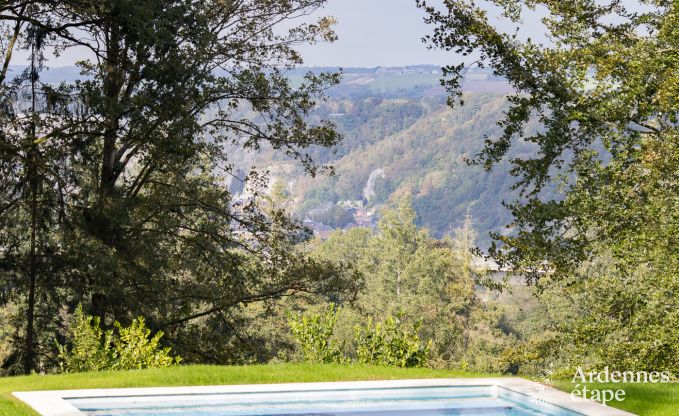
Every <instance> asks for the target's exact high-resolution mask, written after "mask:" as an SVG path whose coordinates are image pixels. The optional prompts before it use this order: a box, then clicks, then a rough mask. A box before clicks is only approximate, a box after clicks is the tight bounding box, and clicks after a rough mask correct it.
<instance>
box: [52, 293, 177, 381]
mask: <svg viewBox="0 0 679 416" xmlns="http://www.w3.org/2000/svg"><path fill="white" fill-rule="evenodd" d="M114 326H115V328H116V330H117V333H116V332H114V331H113V330H109V331H104V330H103V329H101V322H100V319H99V318H98V317H93V316H89V315H85V314H84V313H83V311H82V307H81V306H78V308H77V309H76V311H75V315H74V318H73V321H72V322H71V325H70V326H69V328H68V335H69V339H70V349H69V348H68V347H67V345H57V347H58V349H59V366H60V367H61V370H62V371H64V372H68V373H77V372H83V371H100V370H131V369H142V368H162V367H169V366H172V365H175V364H179V362H180V361H181V357H172V356H171V355H170V348H161V347H160V346H159V342H160V338H162V336H163V332H162V331H158V332H157V333H156V334H155V335H154V336H153V337H150V335H151V330H150V329H148V328H147V327H146V324H145V323H144V318H142V317H139V318H137V319H135V320H134V321H132V324H131V325H130V326H128V327H123V326H122V325H121V324H120V323H119V322H115V324H114Z"/></svg>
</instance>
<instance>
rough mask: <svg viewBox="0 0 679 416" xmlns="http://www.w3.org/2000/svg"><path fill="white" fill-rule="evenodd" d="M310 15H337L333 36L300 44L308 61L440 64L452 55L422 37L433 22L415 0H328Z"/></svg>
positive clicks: (366, 64)
mask: <svg viewBox="0 0 679 416" xmlns="http://www.w3.org/2000/svg"><path fill="white" fill-rule="evenodd" d="M316 15H317V16H323V15H328V16H333V17H335V18H336V19H337V20H338V24H337V26H336V27H335V32H336V33H337V35H338V36H339V40H337V41H336V42H334V43H332V44H328V43H322V44H316V45H312V46H304V47H301V48H300V51H301V52H302V57H303V58H304V61H305V62H304V63H305V65H308V66H342V67H349V66H361V67H375V66H405V65H415V64H434V65H444V64H449V63H451V60H452V59H455V58H454V57H453V56H452V55H451V54H450V53H449V52H444V51H434V50H427V45H425V44H424V43H422V41H421V38H422V36H424V35H426V34H428V33H430V32H431V31H432V29H433V28H432V27H431V26H429V25H427V24H425V23H424V21H423V18H424V16H425V14H424V13H423V12H422V11H421V10H419V9H418V8H417V7H415V0H329V1H328V3H327V5H326V6H325V7H324V8H323V9H321V10H319V11H318V12H317V13H316Z"/></svg>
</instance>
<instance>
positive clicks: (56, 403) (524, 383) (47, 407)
mask: <svg viewBox="0 0 679 416" xmlns="http://www.w3.org/2000/svg"><path fill="white" fill-rule="evenodd" d="M442 386H451V387H456V386H479V387H484V386H488V387H494V386H497V387H503V388H505V389H508V390H511V391H513V392H516V393H520V394H524V395H527V396H529V397H530V398H531V399H533V400H539V401H542V402H545V403H548V404H551V405H555V406H559V407H562V408H565V409H567V410H571V411H574V412H577V413H581V414H582V415H583V416H635V415H634V414H632V413H628V412H625V411H622V410H618V409H614V408H612V407H608V406H604V405H602V404H599V403H596V402H594V401H590V400H585V399H582V398H579V397H573V396H571V395H570V394H568V393H565V392H563V391H560V390H556V389H554V388H552V387H548V386H544V385H542V384H539V383H535V382H532V381H528V380H525V379H522V378H509V377H508V378H442V379H426V380H385V381H349V382H329V383H290V384H248V385H229V386H193V387H151V388H126V389H89V390H52V391H29V392H14V393H12V394H13V395H14V396H15V397H16V398H18V399H19V400H21V401H23V402H24V403H26V404H28V405H29V406H31V407H32V408H33V409H34V410H35V411H37V412H38V413H39V414H40V415H42V416H84V415H85V414H84V413H83V412H81V411H80V410H78V409H77V408H76V407H75V406H73V405H72V404H70V403H68V402H67V401H66V400H67V399H77V398H86V397H102V398H106V397H116V396H126V397H131V396H150V395H153V396H157V395H160V396H162V395H179V394H202V393H205V394H215V393H266V392H275V391H305V390H333V389H337V388H342V389H364V388H390V387H392V388H397V387H442Z"/></svg>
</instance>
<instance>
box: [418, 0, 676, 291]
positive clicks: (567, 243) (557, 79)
mask: <svg viewBox="0 0 679 416" xmlns="http://www.w3.org/2000/svg"><path fill="white" fill-rule="evenodd" d="M417 5H418V6H419V7H421V8H423V9H424V10H425V11H426V12H427V14H428V17H427V19H426V20H427V22H428V23H430V24H433V25H435V28H434V33H433V34H432V35H431V36H428V37H427V40H428V42H429V43H430V44H431V45H432V46H434V47H440V48H443V49H445V50H449V51H454V52H457V53H461V54H462V55H465V56H466V55H470V54H471V55H474V56H476V57H477V58H478V59H477V60H476V63H477V64H478V65H479V66H482V67H485V66H489V67H491V68H492V69H493V73H494V75H496V76H501V77H504V78H506V79H507V81H508V82H509V83H510V84H511V85H512V86H513V88H514V90H515V93H514V94H512V95H510V97H509V102H510V108H509V110H508V111H507V113H506V117H505V118H504V119H502V120H501V121H499V125H500V126H501V127H502V128H503V133H502V134H501V135H500V136H499V137H496V138H491V139H488V140H487V142H486V145H485V147H484V149H483V150H482V151H481V152H480V154H478V157H477V158H476V159H475V160H474V162H475V163H480V164H483V165H484V166H485V167H486V168H487V169H490V168H492V166H494V165H495V164H496V163H497V162H498V161H500V160H501V159H502V158H503V157H504V156H506V155H507V152H508V151H509V149H510V148H511V147H512V146H516V145H517V143H518V142H520V141H524V142H529V143H534V144H535V146H536V151H535V157H533V158H516V159H513V160H512V164H513V169H512V173H513V174H514V175H515V176H516V177H517V178H518V184H517V187H519V188H521V189H522V191H523V197H524V198H522V199H520V200H518V201H515V202H512V203H510V204H509V208H510V209H511V211H512V213H513V215H514V218H515V221H514V223H513V224H512V226H513V227H514V228H515V233H514V234H511V235H509V236H501V235H495V236H494V237H495V238H496V239H497V244H496V245H494V246H493V247H492V249H491V254H492V255H494V256H495V257H496V258H497V259H498V260H499V261H500V262H501V263H504V264H508V265H511V266H512V267H513V268H514V269H515V270H516V271H518V272H520V273H523V274H525V275H527V276H528V277H529V279H530V280H531V281H539V279H540V277H541V276H545V274H544V273H543V272H544V271H545V267H544V266H545V262H546V263H547V270H549V271H551V273H550V274H551V275H557V276H564V275H568V274H569V273H570V272H571V271H573V270H575V269H576V268H577V266H578V265H579V264H582V263H583V262H584V261H586V260H590V259H592V257H593V256H595V255H596V253H598V252H600V251H601V250H602V248H611V249H612V250H613V252H614V254H615V256H616V258H617V260H618V262H619V264H620V265H621V267H622V268H624V267H629V266H632V267H636V266H638V265H644V267H648V268H649V270H651V271H653V272H654V273H660V274H664V275H669V274H671V273H673V270H674V271H676V270H677V268H678V267H679V259H678V258H679V252H678V251H677V250H676V247H677V246H678V244H677V235H678V234H677V232H678V231H679V229H678V228H677V227H678V226H679V221H678V219H679V199H677V198H676V195H677V194H678V193H679V181H678V180H677V177H676V172H677V168H678V167H679V128H678V127H677V109H678V108H679V107H678V103H679V89H678V87H677V85H679V82H678V81H679V68H678V62H679V47H678V45H679V32H677V27H679V24H678V23H679V4H677V2H676V1H669V0H661V1H654V2H652V3H649V4H648V7H642V6H639V7H634V6H629V5H626V4H624V3H621V2H619V1H603V2H591V1H579V0H578V1H569V2H560V1H551V0H545V1H532V0H530V1H521V0H510V1H499V0H498V1H491V2H490V5H491V6H494V7H496V8H497V9H499V12H500V15H501V16H502V17H501V18H504V19H506V20H507V21H508V22H509V23H510V24H515V25H517V26H518V25H520V24H521V22H522V19H524V18H525V17H526V12H527V11H528V9H530V10H538V11H539V13H541V14H542V15H543V17H542V24H543V27H544V30H545V34H546V35H547V38H548V39H549V41H548V43H547V44H542V43H536V42H535V41H533V40H531V39H526V40H521V37H520V36H518V35H517V33H518V31H519V29H518V28H517V33H507V32H503V31H500V30H499V29H498V28H497V25H493V23H492V21H491V19H490V18H489V12H488V10H485V9H482V8H481V7H478V6H477V5H476V4H475V3H474V2H468V1H463V0H448V1H446V2H445V5H444V7H443V8H437V7H435V6H432V5H430V4H429V2H427V1H424V0H417ZM465 68H466V67H465V64H464V63H462V64H459V65H450V66H447V67H446V68H445V71H444V72H445V75H446V76H447V78H446V79H445V80H444V81H442V82H443V84H444V85H445V86H446V87H447V88H448V90H449V91H450V92H451V93H452V96H451V99H450V103H451V104H454V103H455V101H456V100H455V98H456V97H460V84H461V82H462V80H463V78H464V73H465ZM533 120H536V121H538V122H539V125H540V126H541V128H540V129H530V128H529V127H530V124H529V123H530V122H532V121H533ZM555 182H556V183H558V185H559V186H560V187H561V189H562V190H563V197H562V198H557V199H553V198H544V194H541V193H542V192H543V191H544V190H546V189H547V188H549V187H550V186H552V185H553V184H554V183H555Z"/></svg>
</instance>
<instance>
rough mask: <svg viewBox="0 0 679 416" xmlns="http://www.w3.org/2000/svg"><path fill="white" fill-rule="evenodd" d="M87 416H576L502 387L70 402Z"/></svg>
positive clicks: (133, 397) (143, 397)
mask: <svg viewBox="0 0 679 416" xmlns="http://www.w3.org/2000/svg"><path fill="white" fill-rule="evenodd" d="M66 400H67V401H68V402H69V403H71V404H72V405H74V406H75V407H77V408H78V409H80V411H82V412H83V413H85V414H86V415H89V416H114V415H115V416H178V415H181V416H274V415H277V416H293V415H295V416H335V415H336V416H382V415H393V416H406V415H418V416H433V415H484V416H536V415H540V416H577V415H579V413H575V412H572V411H569V410H566V409H563V408H560V407H557V406H554V405H550V404H546V403H539V402H536V401H534V400H531V398H530V397H529V396H526V395H524V394H520V393H516V392H513V391H510V390H507V389H505V388H503V387H493V386H469V387H407V388H370V389H360V390H359V389H340V390H311V391H279V392H252V393H215V394H183V395H162V396H151V395H149V396H121V397H86V398H77V399H68V398H67V399H66Z"/></svg>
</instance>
